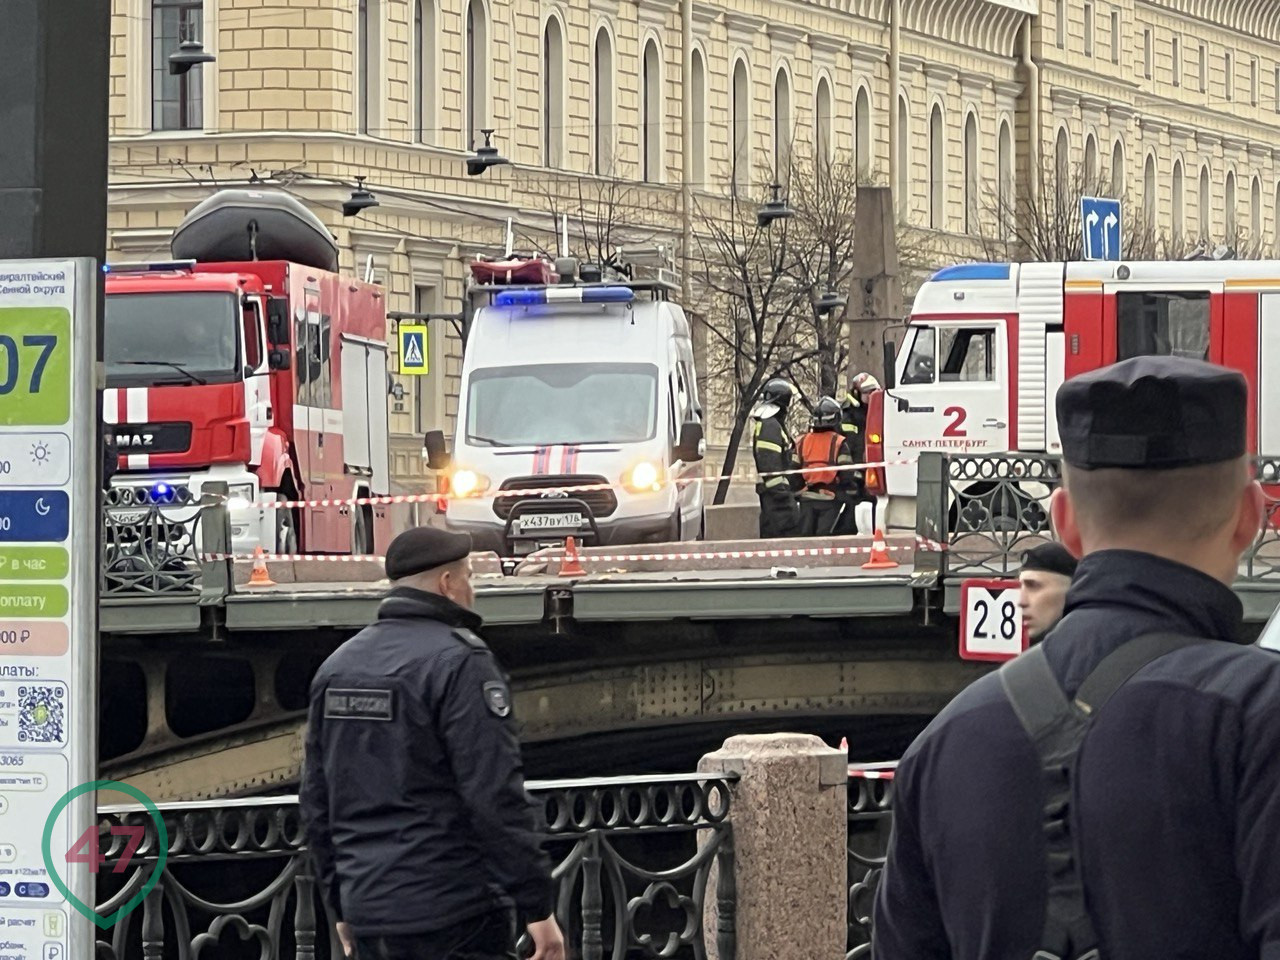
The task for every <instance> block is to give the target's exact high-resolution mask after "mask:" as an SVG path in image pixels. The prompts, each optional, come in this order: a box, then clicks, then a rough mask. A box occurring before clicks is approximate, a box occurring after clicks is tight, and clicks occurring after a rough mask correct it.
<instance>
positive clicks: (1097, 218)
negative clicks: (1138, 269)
mask: <svg viewBox="0 0 1280 960" xmlns="http://www.w3.org/2000/svg"><path fill="white" fill-rule="evenodd" d="M1080 223H1081V225H1082V226H1083V227H1084V258H1085V259H1086V260H1119V259H1120V201H1119V200H1112V199H1110V198H1109V197H1081V198H1080Z"/></svg>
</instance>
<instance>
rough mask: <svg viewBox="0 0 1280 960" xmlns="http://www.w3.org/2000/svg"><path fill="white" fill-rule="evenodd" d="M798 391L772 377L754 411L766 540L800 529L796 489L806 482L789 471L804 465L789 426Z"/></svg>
mask: <svg viewBox="0 0 1280 960" xmlns="http://www.w3.org/2000/svg"><path fill="white" fill-rule="evenodd" d="M795 394H796V390H795V387H793V386H792V385H791V384H790V383H788V382H787V381H786V380H781V379H773V380H770V381H769V382H768V383H766V384H765V385H764V389H763V390H761V392H760V402H759V403H758V404H756V406H755V409H753V410H752V411H751V453H752V456H754V457H755V461H756V470H757V472H759V473H760V474H761V476H760V482H759V483H757V484H756V493H757V494H758V495H759V497H760V536H761V537H762V538H763V539H766V540H769V539H780V538H784V537H794V536H796V535H798V533H799V532H800V508H799V506H798V505H797V503H796V492H797V491H798V490H799V489H800V488H801V487H803V486H804V481H803V480H802V479H801V476H800V474H798V473H786V471H788V470H795V469H796V468H797V467H798V466H799V465H800V464H799V462H798V461H797V460H796V454H795V450H796V444H795V440H794V438H792V436H791V431H789V430H788V429H787V407H789V406H790V405H791V399H792V397H794V396H795Z"/></svg>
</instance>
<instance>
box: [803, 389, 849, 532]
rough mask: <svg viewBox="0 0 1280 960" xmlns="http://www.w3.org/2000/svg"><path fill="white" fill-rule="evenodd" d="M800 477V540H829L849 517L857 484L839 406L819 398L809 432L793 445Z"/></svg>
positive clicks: (826, 398)
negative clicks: (842, 521) (842, 427)
mask: <svg viewBox="0 0 1280 960" xmlns="http://www.w3.org/2000/svg"><path fill="white" fill-rule="evenodd" d="M796 453H797V454H798V456H799V459H800V466H801V468H802V469H805V468H808V469H811V470H812V471H813V472H810V473H803V474H801V477H802V478H803V481H804V487H803V489H801V491H800V496H799V501H800V536H802V537H813V536H830V535H831V534H832V533H834V532H835V529H836V524H837V522H838V521H840V520H842V519H843V518H844V516H845V515H848V516H849V517H850V518H852V516H853V504H852V502H851V501H852V493H853V490H854V488H855V486H856V484H857V480H856V478H855V477H854V476H853V473H854V471H852V470H838V469H835V468H837V467H841V466H851V465H852V464H853V453H852V452H851V451H850V450H849V441H848V440H847V439H846V438H845V436H844V434H843V433H842V432H841V431H840V404H839V402H838V401H836V400H835V399H834V398H832V397H823V398H822V399H821V400H819V401H818V405H817V406H816V407H814V409H813V429H812V430H810V431H809V432H808V433H806V434H805V435H804V436H803V437H801V438H800V439H799V440H798V441H797V442H796Z"/></svg>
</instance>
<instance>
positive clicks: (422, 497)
mask: <svg viewBox="0 0 1280 960" xmlns="http://www.w3.org/2000/svg"><path fill="white" fill-rule="evenodd" d="M918 459H919V458H918V457H904V458H902V459H899V460H877V461H873V462H870V463H850V464H842V465H839V466H832V467H799V468H797V469H795V470H783V471H777V472H774V473H761V474H757V475H756V476H757V477H784V476H789V475H791V474H801V475H804V474H809V473H819V472H826V471H834V472H837V473H841V472H844V471H846V470H874V469H876V468H880V467H889V466H905V465H908V464H912V463H915V462H916V461H917V460H918ZM698 480H701V481H702V482H703V483H706V484H716V483H720V482H721V481H723V480H740V481H743V482H753V481H750V478H749V477H747V476H746V475H735V474H722V475H720V476H717V477H676V478H674V479H672V480H671V481H669V482H671V483H675V484H690V483H694V482H696V481H698ZM621 486H622V484H620V483H589V484H588V483H584V484H574V485H567V486H546V487H529V488H525V489H519V490H495V491H493V492H491V493H490V492H485V493H483V494H478V495H475V496H467V497H457V496H454V495H453V494H451V493H404V494H395V495H388V496H381V497H352V498H350V499H346V500H331V499H322V500H263V501H261V502H259V503H250V504H246V505H245V506H243V507H241V508H240V509H245V510H270V509H281V510H294V509H314V508H316V507H368V506H385V505H388V504H402V503H431V502H435V501H439V500H496V499H497V498H499V497H502V498H504V499H511V498H517V497H545V496H546V495H547V494H549V493H565V494H571V493H592V492H598V491H602V490H613V489H616V488H618V487H621ZM229 499H231V498H230V497H227V498H224V499H223V500H222V501H221V502H226V500H229ZM181 506H182V507H186V508H189V507H203V506H207V504H199V503H191V504H181Z"/></svg>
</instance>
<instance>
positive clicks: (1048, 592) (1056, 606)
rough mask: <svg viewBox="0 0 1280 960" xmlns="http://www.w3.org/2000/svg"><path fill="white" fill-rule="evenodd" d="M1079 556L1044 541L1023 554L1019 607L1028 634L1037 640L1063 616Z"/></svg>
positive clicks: (1020, 572)
mask: <svg viewBox="0 0 1280 960" xmlns="http://www.w3.org/2000/svg"><path fill="white" fill-rule="evenodd" d="M1075 574H1076V558H1075V557H1073V556H1072V555H1071V552H1070V551H1069V550H1067V548H1066V547H1064V546H1063V545H1062V544H1060V543H1052V542H1050V543H1042V544H1040V546H1038V547H1033V548H1032V549H1030V550H1028V551H1027V552H1026V553H1024V554H1023V555H1022V567H1021V568H1020V569H1019V570H1018V585H1019V587H1020V588H1021V589H1020V590H1019V591H1018V606H1019V607H1021V608H1022V624H1023V626H1024V627H1025V628H1026V631H1027V637H1028V638H1029V639H1030V640H1031V641H1032V642H1033V643H1038V642H1040V641H1041V640H1043V639H1044V637H1045V634H1047V633H1048V632H1049V631H1050V630H1052V629H1053V628H1054V625H1055V624H1056V623H1057V622H1058V621H1059V620H1061V619H1062V613H1063V608H1064V607H1065V606H1066V602H1067V587H1069V586H1070V585H1071V578H1072V577H1074V576H1075Z"/></svg>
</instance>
